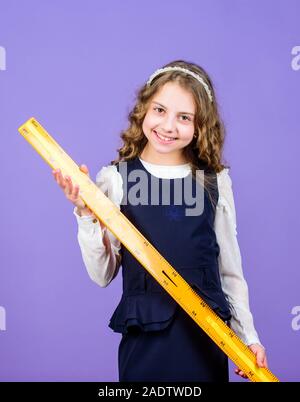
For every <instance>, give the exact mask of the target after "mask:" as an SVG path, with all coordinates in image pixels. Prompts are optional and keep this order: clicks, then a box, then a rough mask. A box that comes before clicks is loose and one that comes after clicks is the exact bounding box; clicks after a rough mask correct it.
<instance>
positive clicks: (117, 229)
mask: <svg viewBox="0 0 300 402" xmlns="http://www.w3.org/2000/svg"><path fill="white" fill-rule="evenodd" d="M19 132H20V133H21V134H22V135H23V137H24V138H25V139H26V140H27V141H28V142H29V143H30V144H31V145H32V146H33V148H34V149H35V150H36V151H37V152H38V153H39V154H40V155H41V156H42V158H44V160H45V161H46V162H47V163H48V164H49V165H50V166H51V168H52V169H57V168H59V169H61V172H62V174H63V175H64V176H65V175H69V176H71V178H72V182H73V184H78V185H79V186H80V193H79V195H80V197H81V198H82V200H83V201H84V202H85V203H86V205H87V206H88V207H89V208H90V209H91V210H92V211H93V213H94V214H95V215H96V216H97V218H98V219H99V220H100V221H101V222H103V223H104V224H105V226H106V227H107V228H108V229H109V230H110V231H111V232H112V233H113V234H114V235H115V236H116V237H117V238H118V239H119V240H120V242H121V243H122V244H123V245H124V246H125V247H126V248H127V249H128V250H129V251H130V253H132V255H133V256H134V257H135V258H136V259H137V260H138V261H139V262H140V263H141V264H142V266H143V267H144V268H145V269H146V270H147V271H148V272H149V273H150V274H151V275H152V276H153V277H154V278H155V279H156V280H157V282H158V283H159V284H160V285H161V286H162V287H163V288H164V289H165V291H166V292H168V293H169V294H170V295H171V296H172V297H173V299H174V300H175V301H176V302H177V303H178V304H179V305H180V306H181V307H182V308H183V309H184V310H185V311H186V312H187V314H189V315H190V316H191V318H192V319H193V320H194V321H195V322H196V323H197V324H198V325H199V326H200V327H201V328H202V329H203V330H204V331H205V332H206V333H207V334H208V336H210V338H211V339H212V340H213V341H214V342H215V343H216V344H217V345H218V346H219V347H220V348H221V349H222V350H223V351H224V353H226V355H227V356H228V357H229V358H230V359H231V360H232V361H233V362H234V363H235V364H236V365H237V366H238V367H239V368H240V369H242V370H243V371H244V372H245V374H246V375H247V376H248V377H249V379H250V380H251V381H255V382H256V381H266V382H278V381H279V380H278V379H277V378H276V377H275V375H274V374H273V373H272V372H271V371H270V370H269V369H266V368H259V367H258V366H257V365H256V358H255V355H254V353H253V352H252V351H251V350H250V349H249V348H248V346H247V345H245V344H244V343H243V342H242V340H241V339H240V338H239V337H238V336H237V335H236V334H235V333H234V332H233V331H232V329H230V328H229V327H228V326H227V325H226V324H225V323H224V321H223V320H222V319H221V318H220V317H219V316H218V315H217V314H216V313H215V312H214V311H213V310H212V309H211V308H210V307H209V306H208V305H207V304H206V303H205V302H204V300H203V299H202V298H201V297H200V296H199V295H198V294H197V293H196V292H195V291H194V290H193V289H192V288H191V286H190V285H189V284H188V283H187V282H186V281H185V280H184V278H183V277H182V276H180V275H179V273H178V272H177V271H176V270H175V269H174V268H173V267H172V265H170V264H169V263H168V261H167V260H166V259H165V258H164V257H163V256H162V255H161V254H160V253H159V252H158V250H156V248H154V246H152V244H150V243H149V241H148V240H147V239H146V238H145V237H144V236H143V235H142V233H141V232H139V231H138V230H137V229H136V228H135V226H134V225H133V224H132V223H131V222H130V221H129V220H128V219H127V217H126V216H125V215H123V214H122V212H121V211H120V210H119V208H118V207H117V206H116V205H115V204H114V203H113V202H112V201H110V199H109V198H108V197H107V196H106V195H105V194H104V193H103V192H102V191H101V190H100V189H99V187H97V185H96V184H95V183H94V182H93V181H92V180H91V179H90V178H89V177H88V176H87V175H86V174H85V173H83V172H81V171H80V169H79V166H78V165H77V164H76V163H75V162H74V161H73V160H72V159H71V158H70V156H69V155H68V154H66V152H65V151H64V150H63V149H62V148H61V147H60V145H59V144H58V143H57V142H56V141H55V140H54V139H53V138H52V137H51V136H50V135H49V134H48V133H47V131H46V130H45V129H44V128H43V127H42V126H41V125H40V124H39V123H38V122H37V120H36V119H34V118H30V119H29V120H28V121H27V122H26V123H25V124H23V125H22V126H21V127H20V128H19Z"/></svg>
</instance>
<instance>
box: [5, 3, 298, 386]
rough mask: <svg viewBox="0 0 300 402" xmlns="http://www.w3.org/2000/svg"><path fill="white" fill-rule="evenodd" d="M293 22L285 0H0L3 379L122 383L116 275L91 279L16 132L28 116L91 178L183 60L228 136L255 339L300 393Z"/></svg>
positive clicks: (55, 199) (72, 222) (66, 208)
mask: <svg viewBox="0 0 300 402" xmlns="http://www.w3.org/2000/svg"><path fill="white" fill-rule="evenodd" d="M299 15H300V2H299V1H293V0H285V1H283V0H279V1H271V0H262V1H258V0H255V1H250V0H249V1H246V0H244V1H242V0H241V1H237V0H236V1H234V0H228V1H221V0H219V1H217V0H214V1H196V0H187V1H185V2H182V1H179V0H166V1H158V0H152V1H151V2H150V1H137V0H127V1H121V0H119V1H117V0H111V1H109V2H107V1H100V0H99V1H97V0H85V1H82V0H81V1H71V0H63V1H58V0H51V1H50V0H48V1H45V0H44V1H37V0H24V1H21V0H19V1H17V0H0V133H1V147H0V153H1V160H2V168H1V173H0V174H1V227H2V230H1V232H0V236H1V238H0V244H1V246H0V252H1V255H0V258H1V267H0V380H2V381H117V380H118V376H117V350H118V343H119V340H120V335H119V334H116V333H113V332H112V331H111V330H110V329H109V328H108V326H107V324H108V321H109V318H110V316H111V314H112V312H113V311H114V309H115V307H116V305H117V303H118V302H119V299H120V296H121V272H120V273H119V275H118V277H117V278H116V279H115V280H114V281H113V282H112V283H111V284H110V285H109V286H108V287H106V288H100V287H99V286H97V285H96V284H95V283H93V282H92V281H91V279H90V278H89V277H88V274H87V272H86V269H85V266H84V264H83V261H82V258H81V253H80V249H79V245H78V242H77V223H76V219H75V216H74V215H73V214H72V210H73V206H72V204H71V203H68V201H67V200H66V199H65V197H64V195H63V194H62V192H61V191H60V189H59V188H58V186H57V185H56V183H55V181H54V179H53V177H52V173H51V169H50V168H49V165H48V164H46V163H45V161H44V160H43V159H42V158H41V157H40V156H39V155H38V154H37V152H36V151H35V150H34V149H33V148H32V147H31V146H30V145H29V144H28V143H27V142H26V141H25V139H24V138H23V137H22V136H21V135H20V134H19V133H18V131H17V129H18V127H19V126H20V125H21V124H23V123H24V122H25V121H26V120H27V119H28V118H29V117H31V116H34V117H36V118H37V119H38V120H39V121H40V123H41V124H42V125H44V127H45V128H46V129H47V130H48V131H49V133H50V134H51V135H52V136H53V137H54V138H55V139H56V141H57V142H58V143H59V144H60V145H61V146H62V147H63V148H64V149H65V150H66V151H67V152H68V153H69V155H70V156H71V157H72V158H73V159H74V160H75V161H76V162H77V163H78V164H81V163H85V164H86V165H87V166H88V167H89V169H90V174H91V177H92V178H93V179H94V180H95V176H96V173H97V172H98V171H99V170H100V168H101V167H102V166H104V165H107V164H109V163H110V161H111V160H113V159H114V158H115V157H116V155H117V152H116V150H117V148H118V147H119V146H120V145H121V141H120V138H119V134H120V132H121V130H123V129H124V128H125V127H127V115H128V113H129V111H130V110H131V108H132V106H133V104H134V99H135V93H136V91H137V89H138V88H139V87H140V86H141V85H142V84H143V83H144V82H145V81H146V80H147V79H148V77H149V76H150V75H151V74H152V73H153V71H154V70H155V69H157V68H159V67H161V66H162V65H163V64H165V63H167V62H170V61H171V60H175V59H185V60H188V61H194V62H196V63H198V64H200V65H202V66H203V67H204V68H205V69H206V70H207V71H208V73H209V74H210V76H211V78H212V80H213V82H214V85H215V88H216V93H217V97H218V102H219V105H220V112H221V115H222V118H223V120H224V123H225V125H226V130H227V139H226V146H225V150H224V157H225V161H226V162H227V163H228V164H229V165H230V166H231V170H230V173H231V178H232V182H233V191H234V196H235V205H236V212H237V231H238V240H239V245H240V249H241V255H242V262H243V269H244V275H245V277H246V279H247V282H248V286H249V292H250V306H251V311H252V313H253V316H254V322H255V326H256V329H257V331H258V333H259V336H260V338H261V341H262V343H263V344H264V345H265V347H266V349H267V353H268V360H269V365H270V368H271V370H272V371H273V372H274V373H275V374H276V375H277V376H278V377H279V379H280V380H281V381H299V378H300V375H299V374H300V373H299V371H300V363H299V362H300V348H299V341H300V307H298V306H299V305H300V292H299V284H300V270H299V258H298V254H297V253H298V251H299V238H300V229H299V227H300V219H299V208H298V202H299V178H298V173H299V165H298V163H299V162H298V160H299V145H300V141H299V94H300V92H299V88H300V56H299V55H300V23H299ZM297 116H298V117H297ZM233 368H234V366H233V364H231V365H230V375H231V380H232V381H239V380H241V379H240V378H238V377H237V376H236V375H235V374H234V373H233ZM241 381H244V380H241Z"/></svg>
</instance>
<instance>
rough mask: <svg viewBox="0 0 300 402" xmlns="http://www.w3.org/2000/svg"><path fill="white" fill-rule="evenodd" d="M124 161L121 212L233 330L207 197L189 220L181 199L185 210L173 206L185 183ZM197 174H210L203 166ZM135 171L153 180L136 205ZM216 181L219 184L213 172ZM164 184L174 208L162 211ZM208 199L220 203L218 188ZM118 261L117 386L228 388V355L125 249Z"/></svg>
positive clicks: (115, 320) (134, 161) (114, 320)
mask: <svg viewBox="0 0 300 402" xmlns="http://www.w3.org/2000/svg"><path fill="white" fill-rule="evenodd" d="M120 163H122V164H123V166H122V169H120ZM120 163H118V164H117V165H116V167H117V169H118V171H119V172H120V173H121V175H122V179H123V193H124V196H123V200H122V203H121V206H120V209H121V212H122V213H123V214H124V215H126V216H127V218H128V219H129V220H130V221H131V222H132V223H133V225H134V226H135V227H136V228H137V229H138V230H139V231H140V232H141V233H142V234H143V235H144V236H145V237H146V238H147V239H148V240H149V241H150V243H152V244H153V246H154V247H155V248H156V249H157V250H158V251H159V252H160V253H161V254H162V255H163V256H164V257H165V258H166V259H167V261H169V262H170V264H171V265H172V266H173V267H174V268H175V269H176V270H177V271H178V272H179V273H180V275H181V276H183V278H184V279H185V280H186V281H187V282H188V283H189V284H190V285H191V286H192V287H193V288H194V290H195V291H196V292H197V293H198V294H199V295H200V296H201V297H202V298H203V299H204V300H205V301H206V302H207V303H208V304H209V305H210V307H211V308H212V309H213V310H214V311H215V312H216V313H217V314H218V315H219V316H220V317H221V318H222V319H223V320H224V321H225V322H226V323H228V324H229V320H230V318H231V313H230V310H229V305H228V302H227V300H226V298H225V296H224V293H223V291H222V288H221V282H220V276H219V267H218V255H219V251H220V250H219V246H218V243H217V241H216V236H215V232H214V218H215V208H214V207H213V205H212V203H211V200H210V198H209V196H208V194H207V191H205V192H204V208H203V212H202V213H201V214H200V215H198V216H187V214H186V208H191V205H190V203H189V204H186V202H185V200H184V199H183V200H182V203H181V205H177V204H178V202H176V203H175V202H174V194H175V192H174V185H183V180H184V178H176V179H161V178H157V177H154V176H153V175H151V174H150V172H148V170H147V169H146V168H145V167H144V165H143V164H142V162H141V161H140V159H139V158H135V159H132V160H130V161H127V162H120ZM124 164H126V169H124V168H123V167H124ZM199 169H203V170H204V175H206V174H207V172H206V169H205V167H203V165H200V167H199ZM134 171H139V172H140V173H141V174H142V175H143V176H144V179H145V178H147V179H148V194H146V198H145V194H144V195H143V197H142V196H141V197H140V199H141V200H142V202H141V203H139V204H138V205H131V202H129V201H130V199H129V198H130V197H128V194H130V190H133V189H132V186H134V185H136V184H137V182H138V180H137V177H141V176H139V175H138V176H135V174H134ZM210 173H211V172H210ZM130 174H131V175H130ZM191 174H192V173H190V175H191ZM134 177H135V179H133V178H134ZM212 177H213V178H214V180H215V183H217V182H216V180H217V177H216V174H215V173H213V175H212ZM153 180H155V181H156V184H155V185H156V187H155V191H154V192H153V187H152V193H151V186H153V183H154V181H153ZM163 181H168V182H169V183H167V184H168V185H169V186H170V191H169V193H170V203H169V205H165V204H166V202H164V201H163V200H162V197H161V194H160V193H161V191H160V189H161V188H162V187H160V186H161V185H162V184H163V183H162V182H163ZM157 182H158V183H159V187H158V189H159V190H157ZM175 182H177V183H175ZM165 184H166V183H164V185H165ZM195 186H199V183H198V182H197V181H196V180H195V179H194V178H192V190H193V195H194V196H195V194H196V191H195V190H196V187H195ZM146 193H147V192H146ZM153 193H155V194H156V195H157V197H158V198H157V199H156V202H153ZM211 194H212V196H213V198H214V200H215V205H216V204H217V201H218V196H219V194H218V188H217V186H216V187H215V189H214V190H213V191H212V190H211ZM150 197H152V198H150ZM182 198H184V197H182ZM151 201H152V205H151ZM153 204H157V205H153ZM121 256H122V277H123V293H122V297H121V300H120V302H119V304H118V306H117V308H116V310H115V311H114V313H113V315H112V317H111V319H110V323H109V327H110V328H111V329H112V330H113V331H115V332H119V333H121V334H122V339H121V341H120V345H119V350H118V368H119V381H120V382H125V381H126V382H128V381H132V382H134V381H166V382H168V381H171V382H172V381H174V382H180V381H199V382H227V381H228V358H227V356H226V355H225V353H224V352H223V351H222V350H221V349H220V348H219V347H218V346H217V345H216V344H215V343H214V342H213V341H212V340H211V339H210V338H209V336H208V335H207V334H206V333H205V332H204V331H203V330H202V329H201V328H200V327H199V326H198V324H196V323H195V322H194V320H193V319H192V318H191V317H190V316H189V315H188V314H187V313H186V312H185V311H184V310H183V309H182V308H181V307H180V306H179V305H178V304H177V303H176V301H175V300H174V299H173V298H172V297H171V296H170V295H169V294H168V293H167V292H166V291H165V290H164V288H163V287H161V286H160V285H159V283H158V282H157V281H156V280H155V279H154V278H153V277H152V276H151V275H150V274H149V273H148V272H147V271H146V270H145V269H144V267H143V266H142V265H141V264H140V263H139V262H138V261H137V260H136V259H135V258H134V257H133V256H132V254H131V253H130V252H129V251H128V250H127V249H126V248H125V247H124V246H123V245H121Z"/></svg>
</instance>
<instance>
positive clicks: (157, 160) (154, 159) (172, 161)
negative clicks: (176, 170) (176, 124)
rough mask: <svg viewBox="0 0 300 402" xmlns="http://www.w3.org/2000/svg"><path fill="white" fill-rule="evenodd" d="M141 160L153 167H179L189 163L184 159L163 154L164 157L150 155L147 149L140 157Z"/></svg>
mask: <svg viewBox="0 0 300 402" xmlns="http://www.w3.org/2000/svg"><path fill="white" fill-rule="evenodd" d="M139 158H140V159H142V160H143V161H144V162H148V163H152V164H153V165H161V166H164V165H165V166H178V165H185V164H187V163H188V161H187V160H186V159H185V158H184V157H183V156H179V157H172V156H171V155H168V154H162V155H148V154H147V152H145V149H144V150H143V151H142V153H141V154H140V156H139Z"/></svg>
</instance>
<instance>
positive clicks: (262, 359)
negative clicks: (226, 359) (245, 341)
mask: <svg viewBox="0 0 300 402" xmlns="http://www.w3.org/2000/svg"><path fill="white" fill-rule="evenodd" d="M248 348H249V349H250V350H252V352H253V353H254V354H255V356H256V363H257V365H258V367H260V368H262V367H266V368H268V362H267V355H266V351H265V348H264V347H263V346H262V345H260V344H259V343H253V344H252V345H249V346H248ZM234 371H235V373H236V374H237V375H240V376H241V377H243V378H248V376H247V375H246V374H245V373H244V372H243V371H242V370H240V369H239V368H238V367H236V369H235V370H234Z"/></svg>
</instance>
